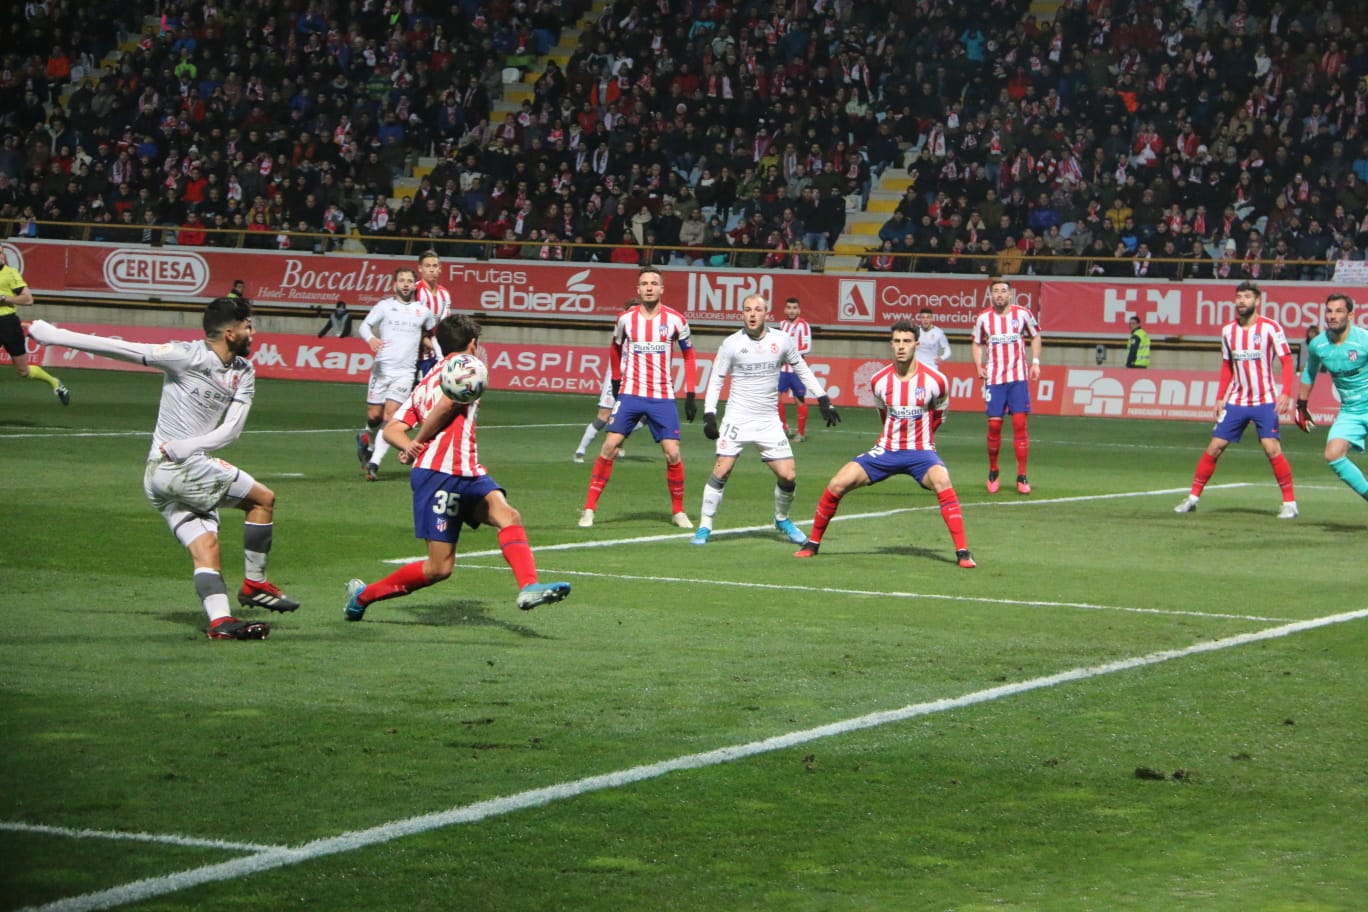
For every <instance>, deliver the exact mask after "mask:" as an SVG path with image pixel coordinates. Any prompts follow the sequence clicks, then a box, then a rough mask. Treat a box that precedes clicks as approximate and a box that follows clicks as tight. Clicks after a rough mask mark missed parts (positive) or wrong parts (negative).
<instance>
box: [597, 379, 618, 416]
mask: <svg viewBox="0 0 1368 912" xmlns="http://www.w3.org/2000/svg"><path fill="white" fill-rule="evenodd" d="M615 402H617V400H616V399H614V398H613V378H612V377H611V376H608V377H604V378H603V389H602V390H601V391H600V392H599V408H601V409H609V410H611V409H612V408H613V403H615Z"/></svg>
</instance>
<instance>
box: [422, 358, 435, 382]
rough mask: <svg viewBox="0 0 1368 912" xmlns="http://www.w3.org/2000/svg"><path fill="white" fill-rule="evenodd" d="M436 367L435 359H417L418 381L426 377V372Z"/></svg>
mask: <svg viewBox="0 0 1368 912" xmlns="http://www.w3.org/2000/svg"><path fill="white" fill-rule="evenodd" d="M436 366H437V359H436V358H419V359H418V379H419V380H422V379H423V378H424V377H426V376H427V375H428V371H430V370H432V369H433V368H434V367H436Z"/></svg>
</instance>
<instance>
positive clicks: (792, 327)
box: [778, 298, 812, 443]
mask: <svg viewBox="0 0 1368 912" xmlns="http://www.w3.org/2000/svg"><path fill="white" fill-rule="evenodd" d="M779 328H780V329H781V330H783V331H784V332H786V333H788V334H789V335H790V336H792V337H793V344H794V346H795V348H796V349H797V351H798V354H799V356H800V357H802V358H803V360H804V362H806V361H807V356H808V352H810V351H812V326H811V325H810V324H809V323H808V321H807V320H805V319H803V309H802V305H801V304H799V303H798V299H797V298H789V299H788V300H786V301H784V321H783V322H782V323H780V324H779ZM785 393H788V394H789V395H791V396H792V397H793V400H794V402H796V403H797V406H796V408H795V411H796V412H797V416H798V436H797V437H796V438H795V437H794V436H793V432H792V431H790V430H789V426H788V416H787V415H786V414H785V413H784V394H785ZM807 394H808V391H807V387H805V386H803V381H802V380H801V379H800V378H799V377H798V375H797V374H796V373H794V371H793V368H792V367H790V366H789V365H788V364H787V363H785V364H784V365H783V366H782V367H781V368H780V371H779V406H778V407H779V428H780V430H782V431H783V432H784V436H786V437H788V438H789V439H791V440H792V439H796V440H797V441H798V442H799V443H802V442H804V441H805V440H807V415H808V407H807Z"/></svg>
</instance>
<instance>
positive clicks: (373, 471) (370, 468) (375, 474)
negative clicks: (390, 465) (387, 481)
mask: <svg viewBox="0 0 1368 912" xmlns="http://www.w3.org/2000/svg"><path fill="white" fill-rule="evenodd" d="M379 480H380V467H379V466H378V465H376V464H375V463H373V462H368V463H366V481H379Z"/></svg>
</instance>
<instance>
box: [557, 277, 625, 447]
mask: <svg viewBox="0 0 1368 912" xmlns="http://www.w3.org/2000/svg"><path fill="white" fill-rule="evenodd" d="M639 303H640V302H639V301H638V300H637V299H636V298H628V299H627V301H626V302H625V303H624V304H623V305H622V309H623V310H630V309H631V308H633V307H636V306H637V304H639ZM616 402H617V396H616V395H614V394H613V371H612V368H609V369H608V372H607V373H605V374H604V375H603V387H602V388H601V389H600V390H599V400H598V414H597V415H595V416H594V420H593V421H591V422H589V423H588V424H586V425H585V426H584V433H583V434H581V435H580V442H579V446H577V447H575V456H574V461H575V462H584V454H585V451H587V450H588V449H589V444H591V443H593V442H594V438H595V437H597V436H598V432H599V431H601V430H603V429H604V428H606V427H607V426H608V419H609V418H611V417H612V416H613V404H614V403H616ZM641 426H642V422H637V427H641ZM635 429H636V428H633V430H635ZM625 455H626V451H624V450H623V448H622V447H618V450H617V457H616V458H621V457H623V456H625Z"/></svg>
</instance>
